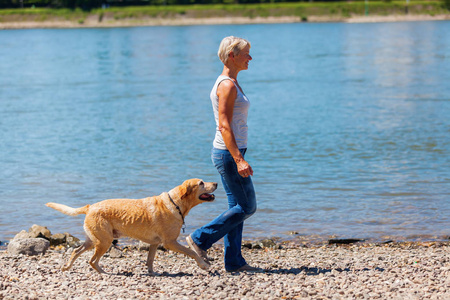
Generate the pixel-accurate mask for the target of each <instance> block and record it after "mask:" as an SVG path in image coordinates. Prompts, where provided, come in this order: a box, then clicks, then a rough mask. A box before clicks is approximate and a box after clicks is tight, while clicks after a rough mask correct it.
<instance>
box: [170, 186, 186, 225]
mask: <svg viewBox="0 0 450 300" xmlns="http://www.w3.org/2000/svg"><path fill="white" fill-rule="evenodd" d="M167 195H168V196H169V199H170V202H172V204H173V205H175V207H176V208H177V210H178V212H179V213H180V216H181V220H183V225H182V226H181V229H182V230H183V233H184V229H185V228H186V223H184V217H183V214H182V213H181V209H180V207H179V206H178V205H177V204H176V203H175V201H173V199H172V197H170V194H169V193H167Z"/></svg>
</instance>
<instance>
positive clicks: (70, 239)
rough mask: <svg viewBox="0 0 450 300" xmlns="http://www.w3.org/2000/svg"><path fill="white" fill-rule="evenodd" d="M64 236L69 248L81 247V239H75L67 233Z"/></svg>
mask: <svg viewBox="0 0 450 300" xmlns="http://www.w3.org/2000/svg"><path fill="white" fill-rule="evenodd" d="M64 235H65V236H66V244H67V246H69V247H79V246H80V245H81V241H80V239H78V238H76V237H74V236H73V235H71V234H69V233H67V232H65V233H64Z"/></svg>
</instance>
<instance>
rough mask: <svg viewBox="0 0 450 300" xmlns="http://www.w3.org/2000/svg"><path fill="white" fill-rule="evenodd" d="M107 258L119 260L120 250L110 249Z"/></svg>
mask: <svg viewBox="0 0 450 300" xmlns="http://www.w3.org/2000/svg"><path fill="white" fill-rule="evenodd" d="M109 257H112V258H121V257H122V251H120V249H118V248H116V247H114V246H113V247H111V248H110V249H109Z"/></svg>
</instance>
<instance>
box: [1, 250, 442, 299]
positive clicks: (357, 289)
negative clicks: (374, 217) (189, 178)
mask: <svg viewBox="0 0 450 300" xmlns="http://www.w3.org/2000/svg"><path fill="white" fill-rule="evenodd" d="M70 251H72V249H69V250H65V249H64V248H63V249H60V248H54V249H53V250H49V251H47V253H46V254H45V255H42V256H31V257H29V256H11V255H9V254H8V253H7V252H6V251H0V269H1V270H2V273H1V277H0V299H25V298H26V297H28V298H29V299H37V298H41V297H42V298H43V297H45V298H46V299H58V298H67V297H70V298H77V299H86V298H89V299H119V298H122V299H141V298H146V299H350V298H364V299H449V297H450V242H415V243H411V242H407V243H382V244H381V243H378V244H371V243H363V244H353V245H345V246H342V245H327V244H326V245H320V246H319V245H298V244H294V243H290V242H284V243H280V244H279V245H277V246H276V247H269V248H261V249H249V248H245V247H244V248H243V253H244V256H245V257H246V259H247V261H248V263H249V264H251V265H254V266H257V267H260V268H263V269H264V271H263V272H260V273H227V272H225V271H224V269H223V262H222V260H223V248H222V246H220V245H218V246H214V247H213V248H212V249H210V250H209V252H208V255H209V256H210V257H211V258H212V259H213V260H212V269H211V271H210V272H204V271H202V270H200V269H199V268H198V267H197V265H196V264H195V262H194V261H193V260H192V259H190V258H187V257H185V256H183V255H181V254H178V253H174V252H171V251H162V250H159V251H158V253H157V257H156V260H155V272H156V273H157V274H156V276H149V275H148V274H147V270H146V267H145V261H146V255H147V252H146V251H140V250H139V249H137V248H133V247H131V248H130V247H129V246H127V247H124V248H120V249H119V251H115V252H114V253H112V252H110V253H108V254H106V255H105V257H104V258H103V259H102V261H101V265H102V266H103V267H104V268H105V270H106V271H107V272H110V273H111V274H112V275H103V276H101V275H99V274H97V273H96V272H95V271H93V270H92V269H91V268H90V266H89V264H88V259H89V258H90V256H91V255H92V252H88V253H85V254H83V255H82V256H81V257H80V258H79V259H78V260H77V261H76V262H75V264H74V266H73V269H71V270H70V271H68V272H61V271H60V270H59V268H60V267H61V265H62V264H63V262H64V261H66V260H67V259H68V257H69V254H70Z"/></svg>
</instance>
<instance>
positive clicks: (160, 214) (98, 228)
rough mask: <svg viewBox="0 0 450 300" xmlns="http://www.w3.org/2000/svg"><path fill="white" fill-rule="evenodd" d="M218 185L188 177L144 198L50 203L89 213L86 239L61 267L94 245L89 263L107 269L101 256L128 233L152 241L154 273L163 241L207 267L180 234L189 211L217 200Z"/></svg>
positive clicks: (66, 211)
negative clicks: (74, 205) (77, 205)
mask: <svg viewBox="0 0 450 300" xmlns="http://www.w3.org/2000/svg"><path fill="white" fill-rule="evenodd" d="M216 189H217V183H216V182H204V181H203V180H201V179H197V178H194V179H189V180H186V181H185V182H183V184H181V185H179V186H177V187H175V188H173V189H172V190H170V191H169V192H164V193H162V194H161V195H159V196H153V197H148V198H143V199H110V200H104V201H101V202H97V203H95V204H92V205H86V206H83V207H80V208H72V207H69V206H66V205H63V204H58V203H52V202H49V203H47V204H46V205H47V206H48V207H51V208H53V209H56V210H57V211H60V212H62V213H64V214H66V215H69V216H76V215H79V214H86V218H85V220H84V231H85V232H86V235H87V237H86V241H85V242H84V243H83V245H81V246H80V247H78V248H76V249H75V250H74V251H73V252H72V255H71V257H70V259H69V261H68V262H67V264H66V265H65V266H64V267H63V268H62V270H63V271H66V270H69V269H70V268H71V267H72V265H73V263H74V261H75V260H76V259H77V258H78V257H79V256H80V255H81V254H82V253H83V252H85V251H88V250H91V249H92V248H94V250H95V251H94V255H93V256H92V258H91V259H90V261H89V264H90V265H91V266H92V268H94V269H95V270H96V271H97V272H99V273H106V272H105V271H104V270H103V269H102V268H101V267H100V266H99V261H100V258H101V257H102V256H103V255H104V254H105V253H106V251H108V249H109V247H110V246H111V243H112V242H113V240H114V239H117V238H119V237H121V236H127V237H131V238H134V239H137V240H141V241H143V242H145V243H148V244H150V249H149V252H148V257H147V268H148V272H149V273H150V274H153V261H154V259H155V254H156V250H157V248H158V246H159V245H160V244H162V245H163V246H164V247H165V248H166V249H169V250H172V251H176V252H180V253H183V254H185V255H187V256H189V257H191V258H193V259H195V261H196V262H197V264H198V266H199V267H200V268H201V269H203V270H205V271H208V270H209V267H210V264H209V262H208V261H205V260H204V259H203V258H201V257H200V256H198V255H197V253H195V252H194V251H193V250H191V249H189V248H187V247H184V246H182V245H180V244H179V243H178V242H177V238H178V236H179V235H180V229H181V228H182V226H183V225H184V218H185V217H186V215H187V214H188V213H189V211H190V210H191V209H192V208H193V207H194V206H196V205H198V204H200V203H203V202H212V201H214V199H215V197H214V194H212V193H213V192H214V191H215V190H216Z"/></svg>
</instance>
